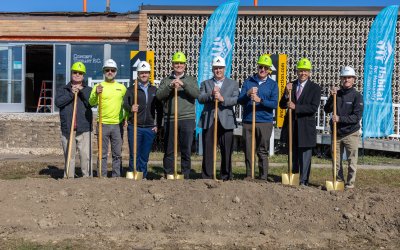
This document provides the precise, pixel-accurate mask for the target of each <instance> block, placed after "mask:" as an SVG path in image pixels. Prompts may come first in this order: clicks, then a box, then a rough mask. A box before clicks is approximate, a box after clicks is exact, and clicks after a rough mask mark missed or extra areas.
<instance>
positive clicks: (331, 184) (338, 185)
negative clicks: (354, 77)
mask: <svg viewBox="0 0 400 250" xmlns="http://www.w3.org/2000/svg"><path fill="white" fill-rule="evenodd" d="M333 115H334V116H336V94H333ZM332 148H333V149H332V150H333V156H332V165H333V167H332V168H333V180H332V181H326V184H325V185H326V190H327V191H333V190H334V191H343V190H344V182H343V181H336V122H333V145H332Z"/></svg>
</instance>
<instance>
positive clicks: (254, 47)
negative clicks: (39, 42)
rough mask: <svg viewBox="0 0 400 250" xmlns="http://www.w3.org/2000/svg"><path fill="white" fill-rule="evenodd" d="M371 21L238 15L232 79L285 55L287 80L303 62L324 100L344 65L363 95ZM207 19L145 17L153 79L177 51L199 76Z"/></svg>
mask: <svg viewBox="0 0 400 250" xmlns="http://www.w3.org/2000/svg"><path fill="white" fill-rule="evenodd" d="M373 19H374V17H372V16H267V15H266V16H239V17H238V21H237V26H236V28H237V29H236V36H235V45H234V54H233V64H232V75H231V77H232V78H233V79H236V80H238V81H239V83H242V82H243V80H244V79H246V78H247V77H248V76H249V75H250V74H253V73H254V72H255V70H256V60H257V58H258V56H259V55H260V54H263V53H271V54H287V55H288V79H287V80H288V81H290V80H293V79H295V77H296V76H295V70H294V69H295V64H296V62H297V60H299V59H300V58H301V57H307V58H309V59H310V60H311V62H312V63H313V67H314V69H313V71H312V79H313V80H314V81H315V82H317V83H318V84H320V85H321V87H322V95H323V96H328V94H329V86H330V85H332V84H336V85H338V84H339V70H340V68H341V67H342V66H345V65H349V66H352V67H354V68H355V70H356V72H357V74H358V75H359V76H361V77H359V78H358V79H357V86H356V87H357V89H358V90H360V91H362V86H363V84H362V81H363V77H362V76H363V73H364V71H363V62H364V55H365V47H366V41H367V38H368V32H369V29H370V26H371V24H372V21H373ZM207 20H208V16H205V15H204V16H201V15H196V16H195V15H193V16H191V15H149V16H148V22H147V25H148V41H147V48H148V49H149V50H154V51H155V58H156V59H155V60H156V68H155V72H156V79H161V78H163V77H165V76H166V75H167V74H169V73H170V70H171V62H170V60H171V57H172V54H173V53H174V52H175V51H177V50H181V51H183V52H184V53H185V54H186V55H187V57H188V64H187V70H188V73H189V74H191V75H194V76H197V62H198V56H199V52H200V45H201V37H202V34H203V31H204V28H205V25H206V22H207ZM398 31H399V28H397V32H398ZM399 45H400V36H399V35H398V36H397V37H396V56H395V70H394V74H393V102H394V103H399V101H400V95H399V93H400V84H399V76H400V69H399V58H400V49H399ZM395 119H398V118H397V117H396V118H395ZM320 120H321V121H323V120H324V119H320ZM326 122H327V120H326ZM396 124H398V121H396ZM320 126H322V124H320ZM396 126H398V125H396Z"/></svg>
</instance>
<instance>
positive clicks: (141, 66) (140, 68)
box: [136, 61, 150, 72]
mask: <svg viewBox="0 0 400 250" xmlns="http://www.w3.org/2000/svg"><path fill="white" fill-rule="evenodd" d="M136 71H137V72H146V71H147V72H150V64H149V63H148V62H146V61H141V62H140V63H139V65H138V66H137V70H136Z"/></svg>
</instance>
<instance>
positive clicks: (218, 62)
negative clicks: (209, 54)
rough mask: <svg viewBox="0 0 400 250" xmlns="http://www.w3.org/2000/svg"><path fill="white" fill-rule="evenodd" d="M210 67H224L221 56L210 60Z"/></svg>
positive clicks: (223, 60)
mask: <svg viewBox="0 0 400 250" xmlns="http://www.w3.org/2000/svg"><path fill="white" fill-rule="evenodd" d="M212 66H213V67H214V66H217V67H225V66H226V65H225V59H224V58H222V57H221V56H216V57H214V59H213V60H212Z"/></svg>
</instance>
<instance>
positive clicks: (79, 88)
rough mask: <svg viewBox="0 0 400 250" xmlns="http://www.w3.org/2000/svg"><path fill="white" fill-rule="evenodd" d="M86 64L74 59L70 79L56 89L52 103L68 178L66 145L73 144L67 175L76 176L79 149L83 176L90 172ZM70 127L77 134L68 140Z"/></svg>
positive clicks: (90, 111) (88, 174)
mask: <svg viewBox="0 0 400 250" xmlns="http://www.w3.org/2000/svg"><path fill="white" fill-rule="evenodd" d="M85 74H86V67H85V65H84V64H83V63H82V62H76V63H74V64H73V65H72V67H71V79H72V80H71V81H70V82H69V83H68V84H67V85H65V86H63V87H61V88H59V89H58V90H57V96H56V100H55V105H56V106H57V107H58V108H59V109H60V125H61V144H62V147H63V151H64V157H65V168H64V177H67V176H66V174H67V171H66V170H67V158H68V144H69V143H72V154H71V160H70V166H69V171H68V175H69V176H68V177H69V178H74V177H75V152H76V148H77V149H78V150H79V155H80V163H81V169H82V175H83V177H89V176H91V175H92V169H91V166H92V164H91V160H90V157H91V155H92V153H91V145H90V144H91V140H90V138H91V131H92V119H93V118H92V107H91V106H90V104H89V96H90V92H91V91H92V88H91V87H89V86H87V85H86V84H85V83H84V79H85ZM75 93H77V102H76V115H75V116H76V117H75V118H76V119H75V123H74V124H72V115H73V109H74V96H75ZM71 126H73V127H74V133H76V136H75V138H74V140H73V141H72V142H70V141H69V138H70V132H71Z"/></svg>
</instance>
